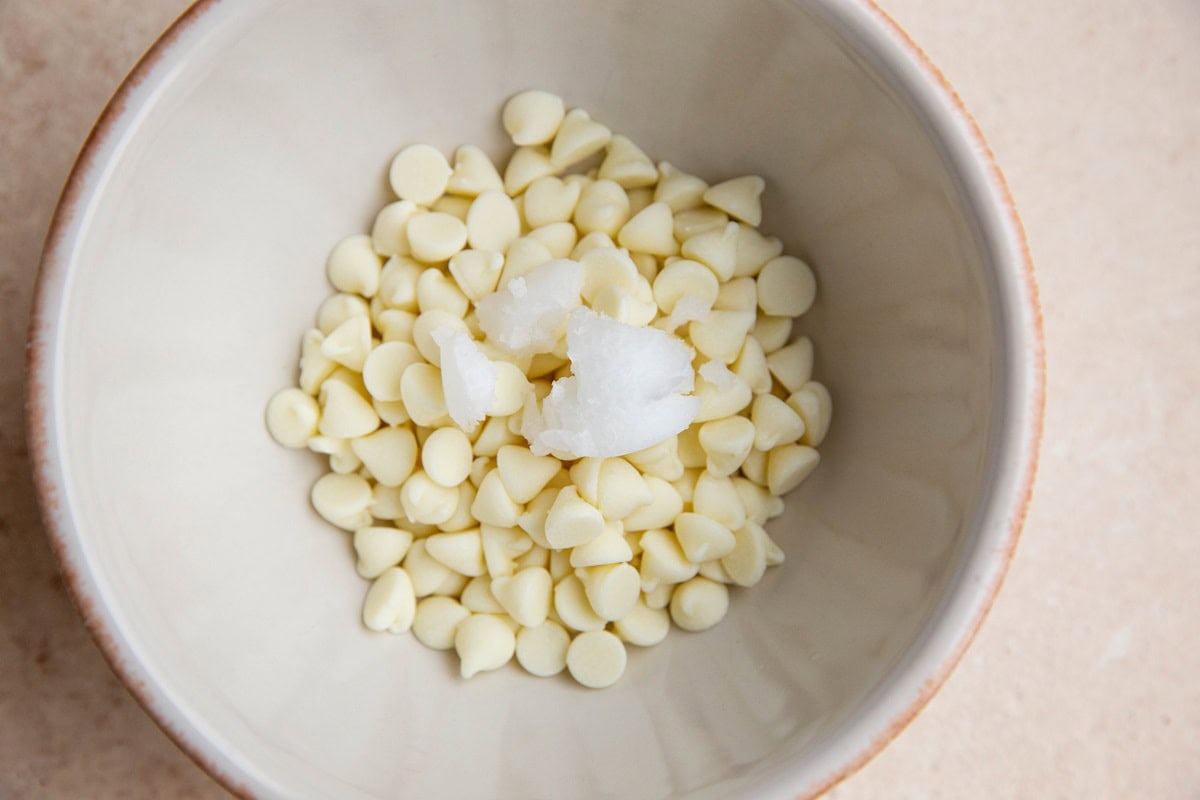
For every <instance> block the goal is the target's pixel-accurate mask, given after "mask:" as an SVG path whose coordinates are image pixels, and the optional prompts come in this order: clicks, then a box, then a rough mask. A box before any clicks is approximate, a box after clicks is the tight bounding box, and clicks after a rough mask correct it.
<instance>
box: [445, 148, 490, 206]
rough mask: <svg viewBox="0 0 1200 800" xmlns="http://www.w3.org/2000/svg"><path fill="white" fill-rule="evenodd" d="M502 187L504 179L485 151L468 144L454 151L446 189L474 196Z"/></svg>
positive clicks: (454, 192) (464, 195)
mask: <svg viewBox="0 0 1200 800" xmlns="http://www.w3.org/2000/svg"><path fill="white" fill-rule="evenodd" d="M503 188H504V181H503V180H501V178H500V173H499V172H498V171H497V170H496V165H495V164H493V163H492V160H491V159H490V158H488V157H487V153H485V152H483V151H482V150H480V149H479V148H478V147H475V146H474V145H470V144H467V145H463V146H462V147H460V148H458V149H457V150H455V151H454V170H453V172H452V173H451V175H450V177H449V179H448V180H447V181H446V191H448V192H451V193H452V194H457V195H462V196H463V197H475V196H477V195H480V194H483V193H484V192H488V191H492V190H493V189H503Z"/></svg>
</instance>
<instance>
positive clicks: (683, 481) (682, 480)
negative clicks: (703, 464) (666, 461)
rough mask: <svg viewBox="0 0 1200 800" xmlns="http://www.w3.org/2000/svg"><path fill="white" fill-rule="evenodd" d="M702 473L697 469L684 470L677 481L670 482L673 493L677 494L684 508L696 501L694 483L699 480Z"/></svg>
mask: <svg viewBox="0 0 1200 800" xmlns="http://www.w3.org/2000/svg"><path fill="white" fill-rule="evenodd" d="M702 472H703V470H699V469H685V470H684V471H683V475H681V476H680V477H679V478H678V479H677V480H673V481H671V485H672V486H674V487H675V491H677V492H679V496H680V497H682V498H683V505H684V508H686V507H687V506H689V505H691V503H692V502H693V501H694V500H695V499H696V481H697V480H699V479H700V474H701V473H702Z"/></svg>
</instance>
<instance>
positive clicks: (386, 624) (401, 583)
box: [362, 567, 417, 633]
mask: <svg viewBox="0 0 1200 800" xmlns="http://www.w3.org/2000/svg"><path fill="white" fill-rule="evenodd" d="M416 609H417V599H416V596H415V595H414V594H413V586H412V581H411V580H409V577H408V573H407V572H405V571H404V570H403V569H401V568H400V567H389V568H388V569H387V570H385V571H384V572H383V574H382V575H380V576H379V577H378V578H376V579H375V581H374V582H373V583H372V584H371V588H370V589H368V590H367V596H366V598H365V599H364V600H363V610H362V617H363V624H364V625H366V626H367V627H368V628H370V629H371V630H373V631H391V632H392V633H404V632H405V631H407V630H408V629H409V628H410V627H412V623H413V616H414V615H415V614H416Z"/></svg>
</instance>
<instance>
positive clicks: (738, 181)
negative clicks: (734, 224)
mask: <svg viewBox="0 0 1200 800" xmlns="http://www.w3.org/2000/svg"><path fill="white" fill-rule="evenodd" d="M766 186H767V184H766V181H764V180H763V179H762V178H760V177H759V176H757V175H743V176H742V177H740V178H731V179H729V180H727V181H724V182H722V183H718V184H714V185H712V186H710V187H708V188H707V189H706V190H705V191H704V202H706V203H708V204H709V205H710V206H712V207H713V208H719V209H721V210H722V211H724V212H725V213H726V214H728V215H729V216H731V217H733V218H735V219H739V220H741V221H742V222H745V223H746V224H747V225H752V226H754V227H756V228H757V227H758V225H759V223H761V222H762V202H761V200H760V197H761V195H762V193H763V189H765V188H766Z"/></svg>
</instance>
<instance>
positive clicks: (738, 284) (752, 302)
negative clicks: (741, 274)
mask: <svg viewBox="0 0 1200 800" xmlns="http://www.w3.org/2000/svg"><path fill="white" fill-rule="evenodd" d="M713 308H716V309H721V310H725V311H745V312H748V313H750V314H757V313H758V285H757V284H756V283H755V282H754V278H733V279H731V280H729V281H726V282H725V283H723V284H721V291H720V292H718V293H717V299H716V301H715V302H714V303H713Z"/></svg>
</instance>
